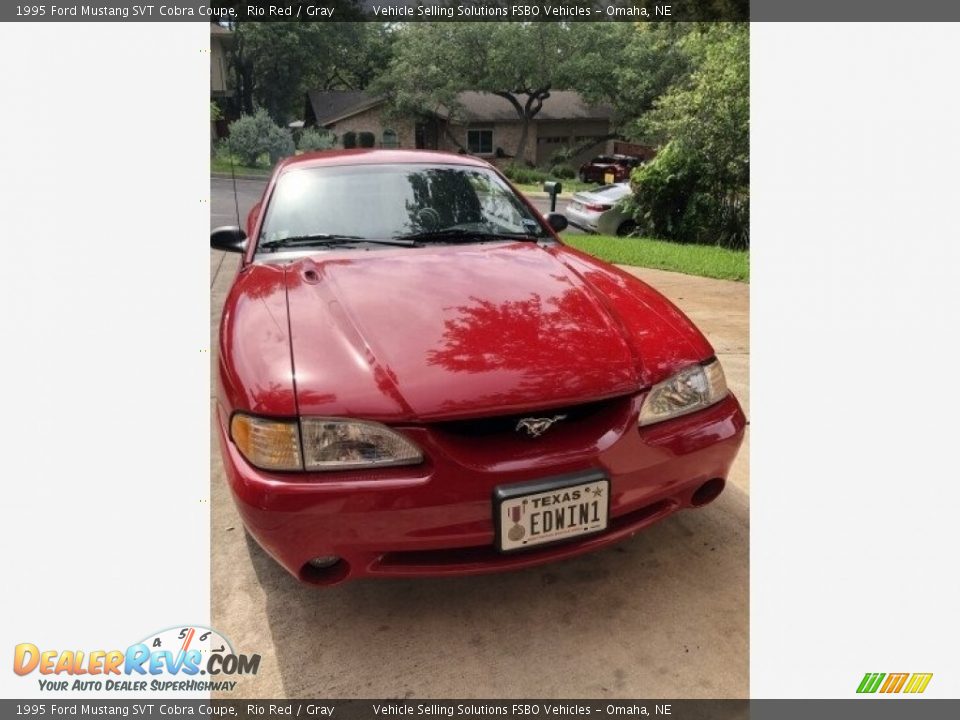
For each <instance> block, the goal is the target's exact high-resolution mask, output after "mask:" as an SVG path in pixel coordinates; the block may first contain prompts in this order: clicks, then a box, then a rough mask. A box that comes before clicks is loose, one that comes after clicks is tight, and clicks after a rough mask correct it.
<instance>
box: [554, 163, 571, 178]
mask: <svg viewBox="0 0 960 720" xmlns="http://www.w3.org/2000/svg"><path fill="white" fill-rule="evenodd" d="M550 174H551V175H553V177H555V178H557V179H558V180H570V179H571V178H575V177H576V176H577V171H576V170H574V169H573V167H572V166H571V165H566V164H559V165H554V166H553V167H552V168H550Z"/></svg>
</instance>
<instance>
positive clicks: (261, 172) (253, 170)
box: [210, 152, 272, 177]
mask: <svg viewBox="0 0 960 720" xmlns="http://www.w3.org/2000/svg"><path fill="white" fill-rule="evenodd" d="M264 157H266V156H264ZM271 169H272V168H270V167H263V166H261V165H257V166H253V167H251V166H248V165H242V164H241V163H240V161H239V160H235V161H234V165H233V171H234V172H235V173H236V174H237V177H241V176H243V175H247V176H250V175H253V176H255V177H269V176H270V172H271ZM210 172H215V173H226V174H227V175H229V174H230V156H229V155H227V154H226V153H219V152H218V153H216V154H215V155H214V156H213V157H212V158H210Z"/></svg>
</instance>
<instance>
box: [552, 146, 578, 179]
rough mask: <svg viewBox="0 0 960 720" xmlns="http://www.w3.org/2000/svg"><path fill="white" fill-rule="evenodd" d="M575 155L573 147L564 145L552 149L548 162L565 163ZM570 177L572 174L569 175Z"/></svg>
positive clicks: (553, 163) (554, 163)
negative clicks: (557, 148)
mask: <svg viewBox="0 0 960 720" xmlns="http://www.w3.org/2000/svg"><path fill="white" fill-rule="evenodd" d="M575 156H576V153H575V152H574V148H571V147H566V146H564V147H562V148H560V149H559V150H556V151H554V153H553V155H551V156H550V164H551V165H567V164H568V163H569V162H570V161H571V160H573V158H574V157H575ZM571 177H573V176H572V175H571Z"/></svg>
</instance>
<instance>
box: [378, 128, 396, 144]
mask: <svg viewBox="0 0 960 720" xmlns="http://www.w3.org/2000/svg"><path fill="white" fill-rule="evenodd" d="M380 146H381V147H385V148H395V147H399V146H400V143H399V142H397V131H396V130H390V129H389V128H388V129H387V130H384V131H383V140H382V141H381V143H380Z"/></svg>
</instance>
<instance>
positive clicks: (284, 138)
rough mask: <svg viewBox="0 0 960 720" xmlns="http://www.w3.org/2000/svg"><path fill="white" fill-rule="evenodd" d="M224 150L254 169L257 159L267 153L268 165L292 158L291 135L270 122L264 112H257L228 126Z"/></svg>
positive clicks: (244, 116) (261, 110)
mask: <svg viewBox="0 0 960 720" xmlns="http://www.w3.org/2000/svg"><path fill="white" fill-rule="evenodd" d="M227 148H228V149H229V150H230V152H231V153H233V154H234V155H236V156H237V157H238V158H239V159H240V162H241V163H243V164H244V165H247V166H250V167H254V166H256V165H257V163H258V162H259V161H260V156H261V155H263V154H264V153H267V154H268V155H269V157H270V162H271V163H275V162H277V161H278V160H279V159H280V158H282V157H286V156H287V155H293V152H294V146H293V135H291V134H290V131H289V130H288V129H286V128H281V127H280V126H279V125H277V124H276V123H274V122H273V120H271V119H270V116H269V115H268V114H267V111H266V110H263V109H260V110H257V111H256V112H255V113H254V114H253V115H243V116H241V117H240V118H239V119H238V120H234V121H233V122H232V123H230V137H229V138H228V139H227Z"/></svg>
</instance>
